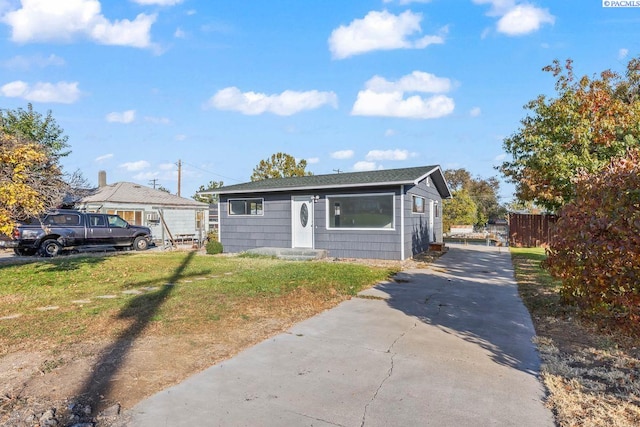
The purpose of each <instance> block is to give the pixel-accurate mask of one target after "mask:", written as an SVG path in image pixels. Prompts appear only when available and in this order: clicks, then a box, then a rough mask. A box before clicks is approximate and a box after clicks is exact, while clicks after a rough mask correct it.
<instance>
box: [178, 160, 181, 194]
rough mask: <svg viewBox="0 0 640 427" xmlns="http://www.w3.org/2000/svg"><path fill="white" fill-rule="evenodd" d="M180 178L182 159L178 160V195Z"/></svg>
mask: <svg viewBox="0 0 640 427" xmlns="http://www.w3.org/2000/svg"><path fill="white" fill-rule="evenodd" d="M181 179H182V160H178V197H180V181H181Z"/></svg>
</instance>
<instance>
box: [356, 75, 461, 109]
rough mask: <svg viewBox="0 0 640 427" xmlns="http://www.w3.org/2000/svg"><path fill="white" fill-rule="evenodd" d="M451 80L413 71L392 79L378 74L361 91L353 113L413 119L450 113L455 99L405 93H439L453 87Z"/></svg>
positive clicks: (443, 96)
mask: <svg viewBox="0 0 640 427" xmlns="http://www.w3.org/2000/svg"><path fill="white" fill-rule="evenodd" d="M451 86H452V85H451V82H450V80H449V79H446V78H439V77H436V76H434V75H432V74H429V73H424V72H421V71H414V72H413V73H411V74H410V75H407V76H404V77H402V78H400V80H398V81H397V82H390V81H388V80H386V79H384V78H382V77H379V76H375V77H373V78H371V79H370V80H369V81H368V82H367V83H366V84H365V90H362V91H360V92H358V97H357V99H356V102H355V103H354V104H353V109H352V110H351V114H352V115H354V116H381V117H402V118H411V119H434V118H438V117H443V116H446V115H448V114H451V113H452V112H453V110H454V108H455V103H454V101H453V99H451V98H449V97H448V96H445V95H434V96H430V97H422V96H420V95H412V96H408V97H406V98H405V93H406V92H422V93H440V92H447V91H448V90H450V89H451Z"/></svg>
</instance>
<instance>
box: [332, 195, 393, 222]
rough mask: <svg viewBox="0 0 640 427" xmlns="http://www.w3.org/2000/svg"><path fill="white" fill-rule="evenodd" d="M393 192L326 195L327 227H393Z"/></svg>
mask: <svg viewBox="0 0 640 427" xmlns="http://www.w3.org/2000/svg"><path fill="white" fill-rule="evenodd" d="M394 200H395V199H394V194H393V193H385V194H352V195H341V196H327V210H328V212H327V228H329V229H342V228H348V229H364V230H367V229H389V230H391V229H394V226H395V224H394V215H393V213H394V211H395V209H394V208H395V205H394V204H395V201H394Z"/></svg>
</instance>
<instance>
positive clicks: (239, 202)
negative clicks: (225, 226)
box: [228, 199, 264, 215]
mask: <svg viewBox="0 0 640 427" xmlns="http://www.w3.org/2000/svg"><path fill="white" fill-rule="evenodd" d="M228 204H229V215H262V214H263V213H264V211H263V208H262V206H263V204H264V199H229V203H228Z"/></svg>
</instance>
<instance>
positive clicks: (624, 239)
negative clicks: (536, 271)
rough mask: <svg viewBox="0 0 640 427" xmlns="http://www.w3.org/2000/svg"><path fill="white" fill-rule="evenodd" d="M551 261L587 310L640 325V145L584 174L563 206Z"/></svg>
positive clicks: (567, 291)
mask: <svg viewBox="0 0 640 427" xmlns="http://www.w3.org/2000/svg"><path fill="white" fill-rule="evenodd" d="M555 232H556V233H555V235H554V239H553V240H552V243H551V247H550V248H549V250H548V252H549V257H548V259H547V261H546V264H547V267H548V268H549V270H550V272H551V274H552V275H554V276H556V277H558V278H560V279H561V280H562V283H563V297H564V299H565V300H566V301H567V302H570V303H575V304H577V305H578V306H579V307H580V308H581V309H582V310H583V311H584V313H585V314H589V315H592V316H596V317H605V318H607V319H615V320H617V321H620V322H622V323H624V324H625V325H627V326H629V327H633V328H635V329H636V332H639V331H640V327H639V326H638V321H640V151H638V150H637V149H636V150H633V151H630V152H629V153H628V155H627V156H626V157H625V158H619V159H614V160H612V161H611V163H610V164H609V165H608V166H607V167H605V168H604V169H603V170H602V171H601V172H599V173H597V174H582V175H580V176H579V177H578V179H577V182H576V199H575V201H573V202H571V203H569V204H567V205H566V206H565V207H564V208H563V209H562V211H561V212H560V218H559V219H558V222H557V227H556V228H555Z"/></svg>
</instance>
